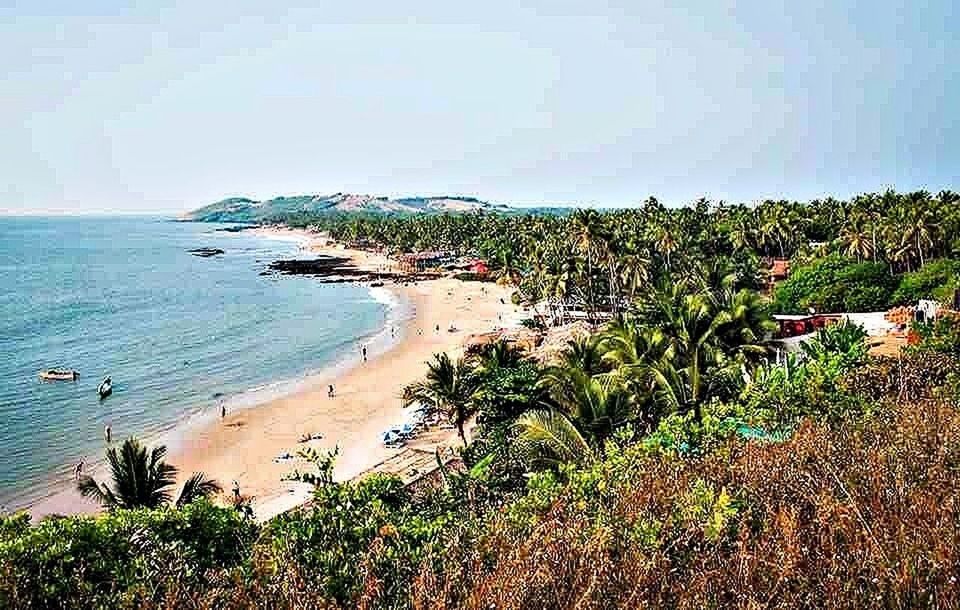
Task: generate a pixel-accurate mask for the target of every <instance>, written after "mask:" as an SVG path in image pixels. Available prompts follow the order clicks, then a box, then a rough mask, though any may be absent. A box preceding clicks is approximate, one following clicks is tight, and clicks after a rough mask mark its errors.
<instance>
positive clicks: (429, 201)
mask: <svg viewBox="0 0 960 610" xmlns="http://www.w3.org/2000/svg"><path fill="white" fill-rule="evenodd" d="M514 211H516V210H514V208H511V207H508V206H505V205H498V204H492V203H487V202H486V201H481V200H479V199H477V198H475V197H457V196H441V197H401V198H398V199H391V198H389V197H383V196H374V195H356V194H351V193H334V194H333V195H297V196H293V197H274V198H273V199H268V200H266V201H255V200H253V199H247V198H246V197H230V198H227V199H223V200H221V201H218V202H216V203H212V204H210V205H207V206H204V207H202V208H200V209H197V210H193V211H192V212H187V213H186V214H184V215H183V217H182V218H181V219H182V220H193V221H198V222H264V221H268V220H271V219H280V218H283V217H285V216H290V215H293V214H319V213H324V212H330V213H336V212H342V213H350V212H366V213H374V214H424V213H443V212H460V213H462V212H501V213H509V212H514Z"/></svg>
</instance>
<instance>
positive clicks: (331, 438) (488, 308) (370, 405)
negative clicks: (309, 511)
mask: <svg viewBox="0 0 960 610" xmlns="http://www.w3.org/2000/svg"><path fill="white" fill-rule="evenodd" d="M251 231H253V232H256V233H257V234H259V235H262V236H265V237H270V238H274V239H282V240H285V241H296V242H298V243H299V244H300V249H301V251H310V252H312V253H317V254H327V255H337V256H344V257H347V258H349V259H350V261H351V263H352V264H353V265H354V266H356V267H357V268H358V269H368V270H371V271H376V270H382V269H385V268H395V266H396V263H395V261H392V260H390V259H387V258H386V257H385V256H383V255H380V254H377V253H374V252H368V251H363V250H350V249H347V248H344V247H341V246H339V245H333V244H330V243H329V242H326V243H323V242H321V240H319V239H317V237H318V236H316V235H314V234H310V233H308V232H306V231H302V230H296V229H287V228H266V229H264V228H259V229H251ZM481 287H483V288H484V289H483V290H481ZM370 290H371V292H373V291H383V292H384V294H388V295H390V296H389V297H384V298H385V299H386V298H390V299H396V301H397V303H396V304H394V305H390V310H389V312H388V314H387V320H386V323H385V325H384V327H383V328H381V329H380V330H378V331H377V332H375V333H372V334H370V335H367V336H365V337H362V338H359V339H356V340H351V341H354V342H356V343H357V348H356V352H355V353H353V354H351V353H350V352H349V351H347V352H346V354H345V355H343V356H341V357H338V358H337V359H336V360H335V361H334V362H332V363H331V364H330V365H328V366H325V367H323V368H321V369H319V370H317V371H311V372H310V373H308V374H306V375H305V376H304V377H303V378H301V379H293V380H280V381H278V382H276V384H277V385H279V386H283V387H282V388H278V389H277V393H275V394H273V395H270V396H267V397H264V396H263V395H262V394H261V395H260V396H259V397H257V396H255V395H256V394H258V393H259V391H260V390H263V389H264V388H263V387H260V388H251V389H249V390H247V391H245V392H241V393H240V394H238V395H233V396H231V397H229V398H228V401H227V405H228V413H227V417H226V418H225V419H223V420H222V421H221V420H220V419H219V417H218V415H219V414H217V413H209V412H207V413H202V414H200V416H199V417H196V416H194V417H192V418H189V419H188V420H185V421H184V422H181V423H179V424H178V425H177V426H175V427H174V428H173V429H171V430H169V431H166V432H165V433H163V434H161V435H159V437H158V438H149V439H144V440H145V442H148V443H150V444H157V443H163V444H166V445H167V446H168V448H169V449H170V453H169V456H168V462H169V463H171V464H173V465H175V466H176V467H177V468H178V477H177V485H178V487H177V490H178V489H179V485H181V484H182V482H183V481H184V480H185V479H186V478H187V477H188V476H189V475H190V474H191V473H193V472H195V471H202V472H204V473H205V474H206V475H207V476H208V477H212V478H214V479H216V480H217V481H218V482H219V483H220V484H221V486H222V487H223V489H224V492H225V493H224V497H226V495H228V494H229V493H230V488H231V487H232V483H233V481H234V480H236V481H238V482H239V483H240V488H241V493H242V494H243V495H244V496H245V497H250V498H251V500H252V504H253V508H254V511H255V514H256V516H257V519H258V520H265V519H268V518H270V517H272V516H275V515H277V514H279V513H282V512H284V511H286V510H289V509H291V508H294V507H296V506H297V505H300V504H302V503H303V502H305V501H306V500H308V499H309V497H310V491H311V489H312V488H311V487H310V486H309V485H305V484H302V483H293V482H289V481H282V480H281V478H282V477H283V475H285V474H288V473H291V472H293V471H294V470H296V469H300V470H305V469H309V468H310V465H309V464H307V463H306V462H304V461H303V460H301V459H299V458H297V457H296V454H297V451H298V450H299V449H301V448H304V447H306V446H310V447H313V448H314V449H316V450H318V451H321V452H322V451H325V450H332V449H333V448H334V447H335V446H339V448H340V455H339V456H338V458H337V462H336V467H335V478H336V479H337V480H346V479H350V478H353V477H354V476H356V475H358V474H360V473H362V472H365V471H367V470H369V469H370V468H373V467H375V466H376V465H377V464H379V463H381V462H383V461H384V460H386V459H387V458H389V457H390V456H391V455H393V454H395V453H396V452H397V451H398V450H397V449H387V448H385V447H383V445H382V443H381V442H380V432H382V431H383V430H385V429H387V428H389V427H390V426H392V425H395V424H398V423H400V422H401V421H402V420H403V417H404V411H403V409H402V407H401V402H400V393H401V391H402V389H403V387H404V386H405V385H407V384H408V383H411V382H412V381H415V380H417V379H419V378H420V377H421V376H422V375H423V374H424V371H425V363H426V361H428V360H429V359H430V358H431V357H432V355H433V353H435V352H440V351H447V352H451V353H455V352H462V347H463V343H464V341H465V340H466V338H467V337H468V336H470V335H471V334H475V333H481V332H489V331H491V330H492V329H493V327H495V326H510V325H509V324H508V323H505V322H500V321H499V318H500V317H501V316H502V317H503V319H504V320H510V319H512V318H515V317H516V314H515V312H516V310H517V308H515V307H514V306H513V305H512V304H511V303H510V301H509V293H510V290H509V289H507V288H504V287H501V286H497V285H495V284H492V283H484V284H480V283H463V282H460V281H459V280H455V279H452V278H440V279H434V280H426V281H420V282H416V283H413V284H411V285H401V284H391V283H387V284H386V285H385V286H384V287H382V288H379V287H378V288H371V289H370ZM374 298H377V297H376V294H375V293H374ZM500 299H502V300H503V302H502V303H501V301H500ZM437 325H439V326H440V328H441V330H440V331H439V332H437V331H436V326H437ZM449 325H455V326H456V327H457V331H456V332H448V331H447V327H448V326H449ZM391 326H392V327H393V328H394V330H395V336H392V337H391V334H392V333H391V330H390V329H391ZM361 342H362V343H363V344H364V345H367V346H368V361H367V362H366V363H363V362H361V361H360V360H361V359H360V354H359V345H360V344H361ZM330 383H332V384H334V386H335V387H336V396H335V397H334V398H332V399H331V398H328V397H327V385H328V384H330ZM273 385H274V383H269V384H267V385H266V388H270V387H271V386H273ZM251 392H253V394H254V396H251V397H250V401H249V402H245V401H243V397H244V396H245V395H247V394H249V393H251ZM443 432H445V433H448V434H439V435H437V434H431V435H430V436H431V438H432V440H431V444H432V446H435V447H440V446H451V445H452V446H457V445H458V444H459V440H457V438H456V433H455V431H449V430H444V431H443ZM308 433H320V434H322V435H323V438H322V439H321V440H319V441H311V442H309V443H299V442H298V440H299V437H300V436H301V435H303V434H308ZM284 453H289V454H292V455H293V456H294V458H293V459H289V460H279V461H278V460H277V459H276V458H277V456H278V455H281V454H284ZM101 471H102V468H97V470H96V471H95V475H97V476H103V474H105V473H103V472H101ZM97 509H98V507H97V506H96V505H93V504H92V503H91V502H89V501H87V500H86V499H84V498H82V497H80V496H79V494H77V493H76V492H75V490H73V489H72V488H71V489H67V490H64V491H61V492H58V493H55V494H54V495H52V496H49V497H47V498H45V499H44V500H41V501H39V502H37V503H34V504H33V505H31V506H30V507H28V508H27V510H28V511H29V512H30V513H31V514H32V515H34V517H35V518H37V517H40V516H42V515H46V514H72V513H89V512H96V511H97Z"/></svg>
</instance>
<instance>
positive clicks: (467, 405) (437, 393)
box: [403, 353, 476, 447]
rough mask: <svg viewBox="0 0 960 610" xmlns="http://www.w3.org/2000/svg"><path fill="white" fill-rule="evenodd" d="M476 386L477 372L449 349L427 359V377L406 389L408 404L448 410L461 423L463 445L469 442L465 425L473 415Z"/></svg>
mask: <svg viewBox="0 0 960 610" xmlns="http://www.w3.org/2000/svg"><path fill="white" fill-rule="evenodd" d="M475 390H476V383H475V378H474V375H473V374H472V371H471V370H470V367H469V365H468V364H467V363H466V360H464V359H463V358H460V359H459V360H457V361H456V362H453V361H452V360H451V359H450V356H449V355H447V354H446V353H440V354H434V356H433V361H432V362H428V363H427V376H426V378H425V379H424V380H423V381H418V382H416V383H413V384H411V385H408V386H407V387H406V388H404V390H403V402H404V405H410V404H413V403H415V402H419V403H421V404H423V405H425V406H426V407H428V408H430V409H433V410H436V411H440V412H442V413H444V414H445V415H446V416H447V418H448V419H450V421H452V422H453V423H454V424H455V425H456V426H457V432H458V433H459V434H460V439H461V440H462V441H463V445H464V446H465V447H466V445H467V435H466V432H465V431H464V426H465V425H466V423H467V420H468V419H470V416H471V415H473V412H474V406H473V401H472V400H471V397H472V395H473V392H474V391H475Z"/></svg>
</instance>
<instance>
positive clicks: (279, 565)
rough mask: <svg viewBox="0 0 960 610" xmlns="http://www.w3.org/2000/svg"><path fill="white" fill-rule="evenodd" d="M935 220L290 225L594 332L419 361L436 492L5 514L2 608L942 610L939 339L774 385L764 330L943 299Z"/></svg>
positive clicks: (709, 218) (945, 218)
mask: <svg viewBox="0 0 960 610" xmlns="http://www.w3.org/2000/svg"><path fill="white" fill-rule="evenodd" d="M956 204H957V197H956V196H955V195H954V194H952V193H950V192H943V193H941V194H939V195H937V196H935V197H934V196H931V195H929V194H926V193H913V194H908V195H899V194H896V193H892V192H890V193H884V194H882V195H868V196H864V197H861V198H857V199H855V200H853V201H850V202H835V201H828V202H813V203H811V204H793V203H789V202H767V203H764V204H762V205H761V206H759V207H757V208H756V209H753V208H747V207H743V206H714V205H710V204H709V203H708V202H705V201H704V202H698V203H696V204H695V205H693V206H691V207H688V208H682V209H677V210H672V209H667V208H665V207H663V206H660V205H659V204H658V203H657V202H655V201H649V202H647V203H646V204H645V205H644V206H642V207H640V208H638V209H634V210H623V211H616V212H607V213H599V212H596V211H593V210H586V211H578V212H576V213H574V214H572V215H570V216H569V217H553V216H528V215H521V216H504V215H498V214H470V215H452V214H437V215H423V216H394V217H383V216H375V215H355V216H345V215H330V216H324V215H320V216H307V215H303V214H299V213H297V214H294V215H292V216H291V217H290V218H288V221H289V222H291V223H294V224H305V225H306V224H311V225H316V224H318V225H320V226H321V228H323V229H325V230H327V231H329V232H330V233H331V234H333V235H334V236H336V237H338V238H340V239H345V240H349V239H357V238H364V239H368V240H371V241H374V242H377V243H379V244H380V245H382V246H383V247H385V248H388V249H396V250H404V249H409V248H419V247H427V248H451V249H457V250H461V251H464V252H471V253H481V254H483V255H484V256H486V257H487V258H489V259H490V261H491V264H492V267H493V269H494V271H493V272H494V275H495V277H496V278H497V280H498V281H500V282H503V283H509V284H512V285H514V286H515V287H516V294H515V299H516V300H517V302H527V303H530V304H533V305H534V310H535V311H537V312H539V313H540V314H541V317H540V318H539V320H538V321H534V320H531V321H529V322H528V324H530V325H531V326H536V325H538V324H544V325H547V326H549V325H550V324H551V323H552V322H554V321H559V320H560V319H562V318H563V316H564V313H565V312H568V311H571V310H577V311H582V312H585V314H586V317H587V319H588V320H590V321H591V322H592V324H590V325H589V326H590V327H591V328H592V331H591V332H590V333H588V334H584V335H583V336H577V337H575V338H572V339H571V340H570V341H569V343H567V344H566V346H565V347H564V348H563V349H562V350H559V351H558V352H557V353H556V354H554V355H553V357H551V358H549V359H546V360H545V359H542V358H536V357H532V356H531V355H530V354H527V353H524V352H521V351H518V350H517V349H516V348H514V347H512V346H510V345H507V344H505V343H495V344H493V345H491V346H487V347H485V348H482V349H478V350H476V351H475V352H473V353H471V354H469V355H468V356H466V357H464V358H462V359H455V358H452V357H450V356H449V355H447V354H436V355H435V356H434V357H433V359H432V360H431V361H430V363H429V366H428V368H427V369H426V370H425V371H424V377H423V379H422V380H421V381H420V382H418V383H415V384H412V385H411V386H409V387H407V388H405V389H404V391H403V394H402V395H403V398H404V400H405V401H407V402H413V401H416V402H419V403H423V404H425V405H427V406H428V408H430V409H432V410H434V411H436V412H437V413H439V414H440V415H441V416H442V417H445V418H446V419H448V420H449V421H450V422H451V423H452V424H453V425H455V426H460V425H461V424H464V423H465V422H467V421H469V420H470V419H471V418H472V417H474V416H475V417H476V422H477V424H478V427H477V429H476V431H475V434H474V435H473V438H472V440H471V441H470V442H469V443H466V444H465V446H464V447H463V448H462V449H461V456H462V458H463V461H464V464H465V466H466V468H465V470H463V471H454V470H451V469H443V470H442V471H441V475H442V476H441V478H440V482H439V485H438V487H437V488H436V489H432V490H421V491H418V492H416V493H414V492H413V491H411V490H410V489H406V488H404V487H403V485H402V484H401V483H400V481H399V480H398V479H396V478H392V477H389V476H374V477H370V478H368V479H365V480H363V481H360V482H335V481H333V480H332V472H333V470H332V468H333V464H334V460H335V459H336V456H335V455H333V454H316V453H310V454H307V455H305V457H306V458H307V459H308V460H309V461H310V462H311V463H312V467H311V470H310V471H308V472H301V473H298V474H297V478H298V479H299V480H302V481H308V482H310V483H312V484H313V485H314V486H315V493H314V498H313V501H312V502H311V504H310V505H309V506H307V507H304V508H302V509H299V510H295V511H292V512H290V513H288V514H285V515H282V516H281V517H278V518H276V519H274V520H272V521H270V522H268V523H266V524H264V525H257V524H256V523H255V522H254V521H253V520H252V519H251V515H250V511H249V506H246V505H245V503H244V502H243V501H242V499H241V501H240V502H237V503H236V505H235V506H232V505H231V506H216V505H214V504H212V503H211V502H210V501H209V500H208V499H206V498H205V497H204V496H205V495H206V494H204V493H196V494H189V499H187V500H184V501H183V503H182V504H181V505H180V506H179V507H178V506H176V504H177V503H173V504H172V505H171V503H170V502H160V501H157V502H156V503H153V502H152V501H151V504H150V505H151V506H155V507H154V508H137V507H136V506H138V505H139V506H142V505H144V503H140V504H138V502H139V501H138V500H136V497H138V496H137V494H129V495H130V496H131V497H132V498H133V499H132V500H130V501H129V502H127V501H125V502H123V503H114V504H110V505H108V507H109V509H110V510H109V512H108V513H106V514H104V515H102V516H97V517H87V516H78V517H67V518H50V519H45V520H43V521H41V522H39V523H37V524H30V523H29V520H28V519H27V518H26V517H24V516H19V515H13V516H8V517H4V518H2V519H0V607H16V608H49V607H71V608H74V607H79V608H86V607H90V608H123V607H127V608H132V607H137V608H182V607H189V608H251V607H252V608H370V609H373V608H377V609H380V608H388V609H392V608H397V609H401V608H417V609H428V608H429V609H438V610H439V609H454V608H476V609H481V608H483V609H486V608H497V609H500V610H502V609H509V608H517V609H519V608H537V609H561V608H588V609H590V608H597V609H600V608H637V607H665V608H703V607H735V608H745V609H746V608H749V609H754V608H767V607H769V608H863V607H885V608H914V607H933V608H941V607H942V608H949V607H957V606H958V605H960V584H958V582H957V578H958V576H957V566H958V564H960V539H958V532H960V528H958V525H960V477H958V473H960V416H958V415H960V413H958V410H957V409H958V408H960V323H958V322H957V320H956V319H955V318H952V317H949V316H947V317H944V318H943V319H941V320H939V321H938V322H936V323H931V324H928V325H917V326H916V330H917V331H918V336H919V337H920V342H919V344H918V345H914V346H911V347H910V348H908V349H907V350H906V351H905V352H904V353H903V354H901V355H900V357H897V358H889V357H874V356H871V355H869V354H868V350H867V344H866V342H865V338H866V337H865V332H864V330H863V329H862V328H860V327H858V326H855V325H852V324H836V325H832V326H828V327H827V328H825V329H823V330H821V331H819V332H818V333H817V334H816V335H815V336H813V337H812V338H811V339H810V340H809V341H807V342H806V343H804V344H803V346H802V348H801V351H800V352H799V353H796V354H790V355H788V356H786V357H781V358H779V359H777V358H774V357H773V354H772V353H771V348H770V345H769V343H768V341H767V337H768V335H769V333H770V332H771V331H772V330H773V328H774V327H775V324H774V323H773V322H772V320H771V311H772V310H773V309H774V308H779V309H781V310H784V311H791V310H795V309H800V308H804V307H807V306H817V307H820V308H828V307H837V308H851V307H857V308H861V307H863V308H881V307H884V306H886V305H888V304H894V303H897V302H900V301H903V302H910V301H912V300H913V299H915V298H939V299H941V300H943V301H949V300H952V299H953V298H954V297H953V291H952V287H954V286H956V285H957V280H958V278H957V275H956V269H957V267H956V263H955V261H957V260H958V259H960V243H958V242H957V235H960V232H958V229H960V206H957V205H956ZM855 230H856V231H859V232H858V233H856V234H857V235H860V236H861V237H862V239H859V238H858V239H854V238H853V237H854V233H853V232H854V231H855ZM874 235H876V240H875V241H874ZM867 243H869V244H870V245H869V247H868V246H867V245H865V244H867ZM874 244H875V245H874ZM780 256H787V257H791V266H792V267H793V273H794V275H793V277H792V279H791V280H788V281H787V282H785V283H783V284H781V285H780V286H779V288H778V289H777V290H776V291H775V293H774V299H773V300H772V301H771V300H769V299H767V298H765V297H764V296H762V294H761V290H763V289H764V288H766V285H767V278H766V277H765V272H764V269H765V263H764V259H769V258H771V257H780ZM838 283H839V284H841V285H840V286H838ZM878 289H879V290H880V291H882V292H878ZM131 451H132V450H131ZM137 455H139V453H138V454H137ZM151 455H153V454H151ZM160 456H161V457H162V452H161V453H160ZM138 463H139V462H138ZM153 471H156V472H164V471H165V468H164V466H163V465H162V464H159V463H157V464H153V465H152V468H149V469H148V468H140V467H139V466H137V467H131V468H127V469H124V468H119V469H118V472H117V473H115V475H114V478H115V479H118V478H119V479H121V480H122V481H141V480H146V479H149V480H150V481H153V483H156V481H155V480H154V478H155V477H151V476H150V475H148V474H147V473H149V472H153ZM138 473H139V474H138ZM200 480H202V477H200V478H198V481H200ZM115 483H116V481H115ZM117 487H118V489H119V488H120V487H121V486H117ZM122 487H123V488H124V489H137V490H139V489H141V488H142V487H141V486H140V485H139V484H138V485H127V484H124V485H123V486H122ZM183 495H184V494H181V496H183ZM148 497H150V498H154V497H156V494H149V495H148ZM169 497H172V495H169V496H168V499H169ZM121 506H122V507H121Z"/></svg>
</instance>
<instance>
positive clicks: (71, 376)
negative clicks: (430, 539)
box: [40, 369, 80, 381]
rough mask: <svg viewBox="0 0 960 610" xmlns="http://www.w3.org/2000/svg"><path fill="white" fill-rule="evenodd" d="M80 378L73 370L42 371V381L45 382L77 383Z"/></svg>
mask: <svg viewBox="0 0 960 610" xmlns="http://www.w3.org/2000/svg"><path fill="white" fill-rule="evenodd" d="M79 378H80V373H78V372H76V371H74V370H73V369H47V370H46V371H40V379H42V380H43V381H76V380H77V379H79Z"/></svg>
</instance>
